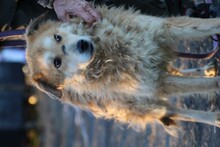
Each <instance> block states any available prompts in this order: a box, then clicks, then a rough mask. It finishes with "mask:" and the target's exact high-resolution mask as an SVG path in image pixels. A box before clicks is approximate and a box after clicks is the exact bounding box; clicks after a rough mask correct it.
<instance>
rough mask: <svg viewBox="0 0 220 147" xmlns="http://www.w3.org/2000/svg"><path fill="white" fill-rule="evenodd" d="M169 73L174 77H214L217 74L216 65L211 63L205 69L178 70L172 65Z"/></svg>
mask: <svg viewBox="0 0 220 147" xmlns="http://www.w3.org/2000/svg"><path fill="white" fill-rule="evenodd" d="M168 72H169V73H170V74H172V75H179V76H185V77H187V76H203V77H204V76H207V77H213V76H215V75H216V74H217V72H216V69H215V65H214V64H213V63H212V62H210V63H208V64H207V65H205V66H203V67H198V68H191V69H178V68H175V67H173V66H172V65H170V66H169V67H168Z"/></svg>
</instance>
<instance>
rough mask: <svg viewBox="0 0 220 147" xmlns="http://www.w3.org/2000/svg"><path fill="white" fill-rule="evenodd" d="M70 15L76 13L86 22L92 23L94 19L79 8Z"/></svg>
mask: <svg viewBox="0 0 220 147" xmlns="http://www.w3.org/2000/svg"><path fill="white" fill-rule="evenodd" d="M71 15H76V16H78V17H80V18H82V20H83V21H85V22H86V23H88V24H92V23H94V22H95V21H96V19H95V18H94V17H93V16H92V15H91V14H90V13H89V12H87V11H84V10H80V11H77V12H75V13H71Z"/></svg>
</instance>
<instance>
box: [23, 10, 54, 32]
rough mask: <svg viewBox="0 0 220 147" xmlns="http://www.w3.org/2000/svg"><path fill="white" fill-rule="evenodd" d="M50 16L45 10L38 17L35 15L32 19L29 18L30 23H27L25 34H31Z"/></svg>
mask: <svg viewBox="0 0 220 147" xmlns="http://www.w3.org/2000/svg"><path fill="white" fill-rule="evenodd" d="M49 18H50V16H49V12H48V11H47V12H45V13H43V14H41V15H40V16H39V17H37V18H36V19H34V20H31V22H30V24H29V25H28V27H27V29H26V34H27V36H29V35H32V34H33V33H34V32H35V31H36V30H37V29H38V28H39V26H40V25H41V24H42V23H43V22H45V21H46V20H48V19H49Z"/></svg>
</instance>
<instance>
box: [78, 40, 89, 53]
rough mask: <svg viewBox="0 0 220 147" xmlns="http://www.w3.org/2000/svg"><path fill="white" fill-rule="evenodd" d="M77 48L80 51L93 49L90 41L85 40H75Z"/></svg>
mask: <svg viewBox="0 0 220 147" xmlns="http://www.w3.org/2000/svg"><path fill="white" fill-rule="evenodd" d="M77 49H78V51H79V52H80V53H83V52H86V51H90V52H91V51H92V50H93V45H92V42H90V41H87V40H83V39H82V40H79V41H78V42H77Z"/></svg>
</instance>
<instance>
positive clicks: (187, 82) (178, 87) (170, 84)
mask: <svg viewBox="0 0 220 147" xmlns="http://www.w3.org/2000/svg"><path fill="white" fill-rule="evenodd" d="M219 82H220V77H210V78H204V77H180V76H168V77H166V78H165V81H164V85H163V87H162V90H163V92H164V94H165V95H166V96H169V95H179V94H189V93H201V92H208V91H218V90H220V83H219Z"/></svg>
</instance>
